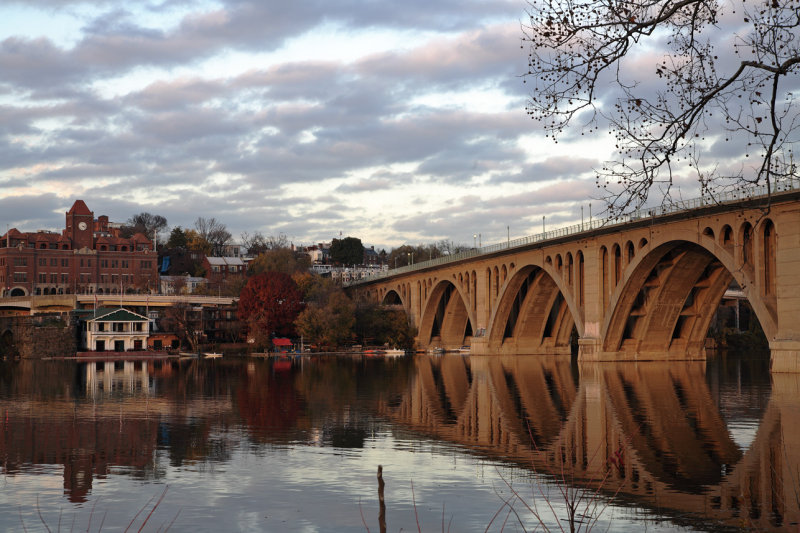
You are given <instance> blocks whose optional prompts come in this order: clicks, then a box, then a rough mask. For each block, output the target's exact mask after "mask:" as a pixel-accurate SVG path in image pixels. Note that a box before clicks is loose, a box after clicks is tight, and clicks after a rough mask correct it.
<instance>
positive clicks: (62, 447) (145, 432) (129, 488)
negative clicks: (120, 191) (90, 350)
mask: <svg viewBox="0 0 800 533" xmlns="http://www.w3.org/2000/svg"><path fill="white" fill-rule="evenodd" d="M798 390H800V376H795V375H777V374H776V375H772V376H771V375H770V373H769V361H768V357H763V356H761V357H759V356H749V355H744V354H743V355H736V354H728V355H718V356H716V357H712V358H709V360H708V361H707V362H705V363H697V362H693V363H686V362H669V363H666V362H652V363H624V364H615V363H604V364H579V363H577V362H575V361H570V360H569V359H568V358H563V357H538V356H519V357H513V356H496V357H491V356H480V357H478V356H467V355H460V354H444V355H432V356H429V355H421V354H418V355H411V356H405V357H397V358H381V357H371V356H365V355H340V356H332V355H310V356H303V357H297V358H293V359H276V358H273V359H253V358H228V357H225V358H221V359H211V360H202V359H201V360H197V359H171V360H157V361H153V360H150V361H116V362H89V363H86V362H77V361H28V360H25V361H7V362H0V407H1V409H2V413H1V414H2V419H0V530H2V531H22V530H27V531H29V532H30V531H47V530H48V528H49V530H50V531H57V530H61V531H87V530H88V531H123V530H125V529H126V528H127V527H128V526H130V527H131V530H139V528H140V527H141V526H142V525H143V524H144V529H143V531H159V530H160V531H164V530H166V529H169V531H215V532H217V531H276V532H278V531H281V532H282V531H296V532H317V531H318V532H340V531H341V532H344V531H348V532H349V531H372V532H379V531H384V530H385V531H419V530H421V531H426V532H427V531H449V532H461V531H485V530H488V531H509V532H511V531H532V530H533V529H536V528H537V526H538V527H539V529H540V530H541V529H542V525H541V524H544V526H545V527H547V528H549V529H550V530H558V529H559V525H561V526H563V527H564V528H565V529H567V530H568V525H567V524H568V523H569V521H570V520H572V521H573V523H574V524H577V526H581V527H582V528H583V529H582V530H586V529H587V528H588V526H593V528H594V529H595V530H597V531H606V530H612V531H642V530H645V529H646V530H648V531H724V530H734V529H736V528H739V527H745V528H751V527H752V528H755V529H764V530H781V529H790V528H791V527H794V528H796V527H797V526H796V524H797V522H798V520H799V519H800V510H799V509H800V503H799V502H800V494H798V485H799V484H798V479H797V473H798V471H800V468H798V467H799V466H800V427H798V426H799V425H800V416H798V412H799V411H798V407H800V396H798ZM379 465H381V466H382V479H383V482H384V483H385V488H384V489H383V507H382V506H381V501H380V499H379V482H378V478H377V472H378V467H379ZM570 509H574V513H572V512H570ZM540 521H541V523H540Z"/></svg>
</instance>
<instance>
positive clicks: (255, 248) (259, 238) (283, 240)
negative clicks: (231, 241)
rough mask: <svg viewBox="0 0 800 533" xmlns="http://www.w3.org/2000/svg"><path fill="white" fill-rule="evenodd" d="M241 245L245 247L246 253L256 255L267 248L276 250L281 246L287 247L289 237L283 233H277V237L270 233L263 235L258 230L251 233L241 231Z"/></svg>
mask: <svg viewBox="0 0 800 533" xmlns="http://www.w3.org/2000/svg"><path fill="white" fill-rule="evenodd" d="M241 238H242V245H244V247H245V248H246V249H247V255H249V256H251V257H256V256H257V255H259V254H263V253H264V252H266V251H267V250H278V249H281V248H289V239H288V238H287V237H286V235H284V234H283V233H280V234H278V236H277V237H275V236H274V235H270V236H269V237H264V235H263V234H262V233H261V232H260V231H256V232H255V233H253V234H250V233H248V232H246V231H245V232H242V235H241Z"/></svg>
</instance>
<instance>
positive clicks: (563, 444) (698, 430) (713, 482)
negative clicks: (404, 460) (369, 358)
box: [380, 354, 800, 528]
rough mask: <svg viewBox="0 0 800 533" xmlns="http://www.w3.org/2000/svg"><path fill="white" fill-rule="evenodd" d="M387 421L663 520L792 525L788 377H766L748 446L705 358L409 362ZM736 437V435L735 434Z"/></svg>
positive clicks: (796, 443)
mask: <svg viewBox="0 0 800 533" xmlns="http://www.w3.org/2000/svg"><path fill="white" fill-rule="evenodd" d="M415 370H416V375H415V376H414V377H413V379H412V380H411V381H410V385H409V389H408V390H407V392H406V394H405V396H404V397H403V398H402V399H401V400H400V401H398V402H393V403H392V404H391V405H389V404H383V405H381V407H380V410H381V412H382V413H383V414H385V415H386V416H388V417H389V418H390V419H392V420H393V421H394V422H395V423H399V424H403V425H405V426H408V427H411V428H413V429H415V430H418V431H423V432H425V433H428V434H430V435H432V436H434V437H436V438H439V439H446V440H448V441H451V442H455V443H459V444H461V445H464V446H468V447H470V448H472V449H474V450H476V451H478V452H479V453H482V454H487V455H491V456H493V457H498V458H501V459H503V460H510V461H513V462H517V463H520V464H522V465H525V466H531V465H532V466H533V467H534V468H535V469H536V470H537V471H539V472H544V473H549V474H551V475H553V476H554V477H556V478H558V479H563V478H562V477H561V476H562V473H561V469H562V467H563V466H566V468H567V469H568V477H567V479H571V480H575V481H576V482H586V483H594V484H597V480H603V482H602V489H603V490H604V491H605V492H606V493H607V494H609V495H610V494H619V495H621V496H624V497H626V498H628V497H633V498H635V499H636V500H637V501H638V502H640V504H642V505H644V506H651V507H653V508H659V509H660V510H661V511H667V513H670V512H673V513H676V514H685V513H692V514H696V515H698V516H701V517H703V518H705V519H710V520H718V521H721V522H723V523H728V524H729V525H740V524H741V523H742V520H745V521H746V523H747V524H749V525H751V526H753V527H759V528H761V527H763V528H775V527H781V526H783V525H786V524H790V523H797V522H798V520H800V497H798V496H797V494H798V490H797V486H798V483H800V474H798V472H800V430H798V427H797V423H796V421H797V420H800V403H798V401H797V398H798V397H800V396H798V393H800V376H795V375H791V374H786V375H784V374H780V375H777V374H775V375H772V386H773V391H772V395H771V396H770V399H769V401H768V403H767V405H766V408H765V410H764V411H763V416H762V419H761V422H760V425H759V427H758V429H757V431H756V432H755V436H754V437H753V439H752V442H751V443H750V444H749V447H747V448H746V449H742V448H740V446H739V445H737V442H736V440H737V437H739V435H737V431H736V429H732V428H730V427H729V426H728V423H727V422H726V419H725V416H724V413H723V411H722V410H721V406H720V403H719V400H718V398H717V396H716V395H715V394H712V389H711V388H710V386H709V381H710V380H709V376H707V375H706V363H705V362H674V361H673V362H670V363H666V362H647V363H616V364H614V363H604V364H592V363H582V364H580V365H577V366H574V365H572V364H571V363H570V362H569V361H566V362H565V361H564V360H563V358H558V357H529V356H523V357H520V356H462V355H456V354H446V355H444V356H439V357H436V356H417V358H416V359H415ZM739 440H740V441H741V438H739Z"/></svg>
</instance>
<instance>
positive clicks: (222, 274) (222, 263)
mask: <svg viewBox="0 0 800 533" xmlns="http://www.w3.org/2000/svg"><path fill="white" fill-rule="evenodd" d="M203 266H204V267H205V269H206V278H208V281H209V283H219V282H220V281H223V280H226V279H230V278H233V277H244V275H245V274H246V273H247V265H246V264H245V262H244V261H243V260H242V258H241V257H206V258H205V259H204V260H203Z"/></svg>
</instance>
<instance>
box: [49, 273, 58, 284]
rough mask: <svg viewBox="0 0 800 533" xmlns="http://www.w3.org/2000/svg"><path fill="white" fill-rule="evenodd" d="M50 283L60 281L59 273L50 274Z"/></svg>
mask: <svg viewBox="0 0 800 533" xmlns="http://www.w3.org/2000/svg"><path fill="white" fill-rule="evenodd" d="M50 283H58V274H50Z"/></svg>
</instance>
